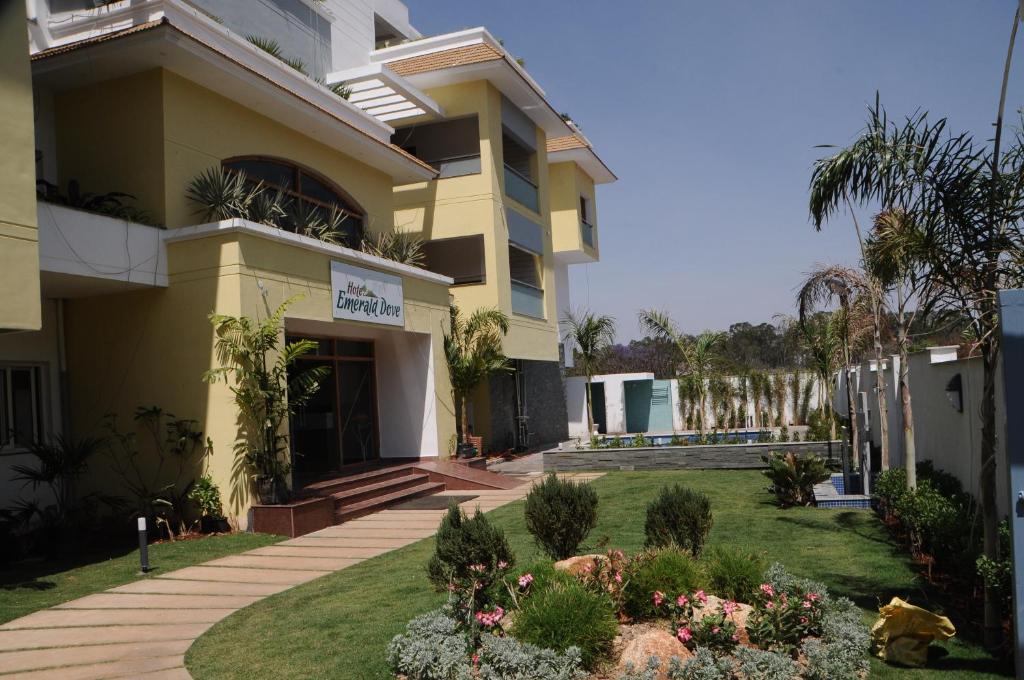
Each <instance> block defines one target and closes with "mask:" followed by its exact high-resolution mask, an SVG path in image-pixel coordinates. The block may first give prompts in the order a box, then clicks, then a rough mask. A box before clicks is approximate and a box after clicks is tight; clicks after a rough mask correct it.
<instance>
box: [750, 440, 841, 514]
mask: <svg viewBox="0 0 1024 680" xmlns="http://www.w3.org/2000/svg"><path fill="white" fill-rule="evenodd" d="M761 460H763V461H764V462H765V463H767V464H768V469H767V470H765V471H764V475H765V476H766V477H767V478H768V479H769V480H770V481H771V483H772V484H771V486H770V487H769V488H768V490H769V491H771V492H772V493H774V494H775V498H776V500H777V501H778V503H779V505H780V506H781V507H783V508H787V507H790V506H793V505H811V504H812V503H813V502H814V485H815V484H819V483H821V482H824V481H825V480H827V479H828V478H829V472H828V468H827V467H826V466H825V461H824V459H822V458H821V457H820V456H814V455H808V456H802V457H800V456H797V455H796V454H794V453H787V454H781V453H773V454H771V455H769V456H761Z"/></svg>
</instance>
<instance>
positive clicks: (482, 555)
mask: <svg viewBox="0 0 1024 680" xmlns="http://www.w3.org/2000/svg"><path fill="white" fill-rule="evenodd" d="M514 561H515V558H514V557H513V555H512V549H511V548H509V546H508V541H507V540H506V538H505V532H504V531H502V530H501V529H500V528H499V527H496V526H494V525H492V524H491V522H490V520H488V519H487V517H485V516H484V514H483V513H482V512H480V511H479V510H477V511H476V513H475V514H474V515H473V517H472V518H470V517H468V516H467V515H466V513H465V512H463V511H462V510H461V509H460V508H459V506H458V505H456V504H455V503H452V504H451V505H450V506H448V514H447V515H445V516H444V518H443V519H442V520H441V525H440V526H439V527H438V529H437V539H436V547H435V548H434V555H433V556H432V557H431V558H430V561H429V562H428V563H427V574H428V576H429V577H430V581H431V583H433V584H434V587H436V588H437V589H438V590H447V589H448V586H449V584H450V583H451V582H452V580H453V579H456V578H459V579H464V578H469V577H471V576H472V575H473V573H474V570H471V569H470V567H473V566H476V565H483V566H484V567H486V568H488V569H497V568H498V566H499V564H502V563H503V564H505V565H511V564H513V562H514Z"/></svg>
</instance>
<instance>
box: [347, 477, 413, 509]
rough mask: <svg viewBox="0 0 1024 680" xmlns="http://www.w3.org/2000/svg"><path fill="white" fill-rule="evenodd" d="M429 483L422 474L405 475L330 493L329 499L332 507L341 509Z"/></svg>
mask: <svg viewBox="0 0 1024 680" xmlns="http://www.w3.org/2000/svg"><path fill="white" fill-rule="evenodd" d="M429 481H430V478H429V477H427V475H425V474H423V473H419V474H407V475H402V476H401V477H394V478H392V479H384V480H382V481H373V482H369V483H366V482H364V483H363V484H360V485H359V486H355V487H351V488H348V489H344V490H342V491H335V492H333V493H331V498H333V499H334V506H335V507H336V508H342V507H345V506H349V505H352V504H353V503H361V502H363V501H366V500H369V499H371V498H376V497H378V496H387V495H390V494H392V493H395V492H397V491H401V490H402V489H409V488H412V487H414V486H420V485H422V484H426V483H427V482H429Z"/></svg>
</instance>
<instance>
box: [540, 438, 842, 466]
mask: <svg viewBox="0 0 1024 680" xmlns="http://www.w3.org/2000/svg"><path fill="white" fill-rule="evenodd" d="M831 445H832V448H831V456H832V458H834V459H837V460H838V459H839V455H840V443H839V442H831ZM774 451H779V452H782V453H788V452H790V451H792V452H793V453H795V454H796V455H798V456H802V455H807V454H816V455H818V456H821V457H822V458H825V459H828V458H829V455H830V452H829V442H785V443H781V442H780V443H775V444H716V445H711V446H657V447H651V448H643V449H584V450H582V451H577V450H571V451H550V452H547V453H545V454H544V469H545V470H558V471H563V470H564V471H568V470H618V469H620V468H627V469H629V468H632V469H634V470H686V469H694V470H697V469H757V468H764V467H765V464H764V461H762V460H761V456H766V455H768V454H769V453H772V452H774Z"/></svg>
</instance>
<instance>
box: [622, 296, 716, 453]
mask: <svg viewBox="0 0 1024 680" xmlns="http://www.w3.org/2000/svg"><path fill="white" fill-rule="evenodd" d="M637 318H638V320H639V322H640V327H641V328H643V329H644V330H645V331H647V332H648V333H650V334H651V335H653V336H654V337H656V338H661V339H662V340H667V341H668V342H671V343H672V344H674V345H675V346H676V347H678V348H679V352H680V354H682V355H683V359H684V360H685V362H686V375H685V376H684V378H685V379H686V380H687V381H688V382H689V383H690V384H691V387H692V390H693V393H694V394H695V395H696V397H697V423H696V424H697V431H698V432H700V433H701V434H703V433H704V416H705V413H706V411H707V401H708V381H709V380H710V379H711V378H712V377H713V376H714V375H717V370H718V363H719V359H718V350H719V347H720V345H721V344H722V342H723V341H724V340H725V334H724V333H717V332H714V331H704V332H703V333H701V334H700V335H698V336H697V337H696V338H695V339H693V340H691V339H690V338H688V337H687V336H686V335H684V334H683V333H682V332H681V331H680V330H679V328H678V327H677V326H676V324H675V322H674V321H673V320H672V319H671V317H669V315H668V314H666V313H665V312H661V311H658V310H656V309H645V310H641V311H640V313H639V314H638V315H637Z"/></svg>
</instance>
